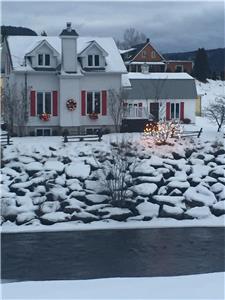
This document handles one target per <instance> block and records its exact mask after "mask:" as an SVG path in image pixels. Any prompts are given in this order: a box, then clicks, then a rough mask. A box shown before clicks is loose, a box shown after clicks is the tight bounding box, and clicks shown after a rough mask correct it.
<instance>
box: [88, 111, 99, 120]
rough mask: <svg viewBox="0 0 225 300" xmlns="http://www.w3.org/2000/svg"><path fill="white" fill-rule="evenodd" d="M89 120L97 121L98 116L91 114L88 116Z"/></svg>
mask: <svg viewBox="0 0 225 300" xmlns="http://www.w3.org/2000/svg"><path fill="white" fill-rule="evenodd" d="M89 118H90V119H92V120H96V119H98V114H97V113H95V112H92V113H91V114H89Z"/></svg>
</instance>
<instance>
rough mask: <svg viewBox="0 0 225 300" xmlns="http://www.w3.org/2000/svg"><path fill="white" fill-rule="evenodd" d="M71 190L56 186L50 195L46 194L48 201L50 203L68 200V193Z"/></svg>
mask: <svg viewBox="0 0 225 300" xmlns="http://www.w3.org/2000/svg"><path fill="white" fill-rule="evenodd" d="M68 191H69V189H68V188H64V187H62V186H60V185H59V186H54V187H53V188H52V189H51V190H50V192H49V193H48V194H46V196H47V199H48V200H50V201H57V200H59V201H61V200H64V199H66V198H67V193H68Z"/></svg>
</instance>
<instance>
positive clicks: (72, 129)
mask: <svg viewBox="0 0 225 300" xmlns="http://www.w3.org/2000/svg"><path fill="white" fill-rule="evenodd" d="M3 48H4V49H3V51H4V55H3V56H4V62H5V67H4V69H5V82H7V83H8V84H9V87H11V88H12V87H13V85H14V84H15V83H16V85H17V88H20V87H23V88H25V89H26V94H27V107H28V110H27V113H28V121H27V123H26V134H28V135H52V134H61V133H62V132H63V131H64V130H65V129H67V130H68V131H69V133H73V134H78V133H82V134H83V133H88V134H90V133H94V132H96V130H98V129H99V128H102V129H103V130H104V129H107V130H109V131H113V128H114V127H113V119H112V118H111V116H110V114H109V111H108V104H107V103H108V91H109V90H110V89H114V90H120V89H121V88H122V87H123V82H124V81H125V82H126V84H128V85H129V79H126V78H124V76H123V75H125V74H127V70H126V67H125V65H124V62H123V60H122V58H121V56H120V53H119V50H118V48H117V46H116V44H115V42H114V40H113V39H112V38H95V37H80V36H78V34H77V32H76V31H75V30H74V29H72V28H71V23H67V27H66V28H65V29H64V30H63V31H62V32H61V34H60V36H58V37H57V36H56V37H49V36H9V37H8V38H7V39H6V40H5V43H4V46H3ZM16 105H17V103H16V101H15V106H16ZM14 130H15V132H16V130H17V128H16V124H15V129H14Z"/></svg>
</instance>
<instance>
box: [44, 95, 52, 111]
mask: <svg viewBox="0 0 225 300" xmlns="http://www.w3.org/2000/svg"><path fill="white" fill-rule="evenodd" d="M51 104H52V103H51V93H45V112H46V113H47V114H51V112H52V105H51Z"/></svg>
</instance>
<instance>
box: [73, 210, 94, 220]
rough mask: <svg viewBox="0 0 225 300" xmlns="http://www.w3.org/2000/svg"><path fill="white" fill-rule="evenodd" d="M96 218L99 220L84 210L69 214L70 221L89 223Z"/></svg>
mask: <svg viewBox="0 0 225 300" xmlns="http://www.w3.org/2000/svg"><path fill="white" fill-rule="evenodd" d="M97 220H99V218H98V217H97V216H95V215H93V214H91V213H89V212H85V211H80V212H74V213H73V214H72V215H71V221H82V222H83V223H91V222H94V221H97Z"/></svg>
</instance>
